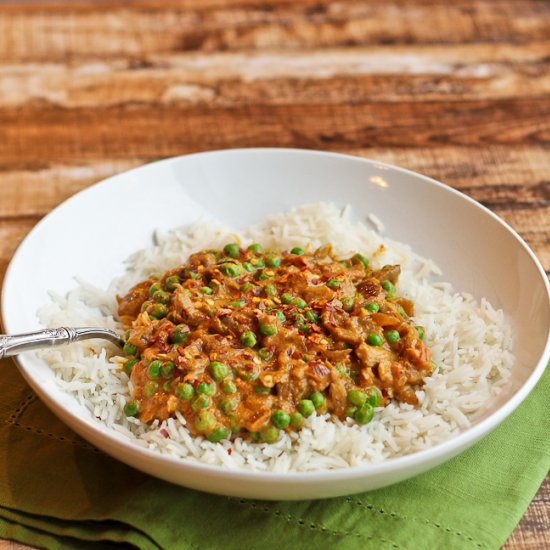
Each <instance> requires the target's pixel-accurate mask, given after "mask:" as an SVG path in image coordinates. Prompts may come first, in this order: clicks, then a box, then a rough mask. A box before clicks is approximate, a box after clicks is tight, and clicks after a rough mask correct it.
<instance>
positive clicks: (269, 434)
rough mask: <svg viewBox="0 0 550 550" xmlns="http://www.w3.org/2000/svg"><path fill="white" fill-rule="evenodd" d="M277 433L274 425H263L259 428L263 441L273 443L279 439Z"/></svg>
mask: <svg viewBox="0 0 550 550" xmlns="http://www.w3.org/2000/svg"><path fill="white" fill-rule="evenodd" d="M279 433H280V432H279V430H278V429H277V428H275V426H265V427H264V428H262V429H261V430H260V438H261V440H262V441H263V442H264V443H275V441H277V439H279Z"/></svg>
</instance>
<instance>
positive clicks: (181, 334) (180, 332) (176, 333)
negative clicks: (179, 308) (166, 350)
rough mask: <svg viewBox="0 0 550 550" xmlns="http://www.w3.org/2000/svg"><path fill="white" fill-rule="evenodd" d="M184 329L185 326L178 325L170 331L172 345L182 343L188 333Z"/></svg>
mask: <svg viewBox="0 0 550 550" xmlns="http://www.w3.org/2000/svg"><path fill="white" fill-rule="evenodd" d="M186 329H187V327H186V326H185V325H178V326H177V327H174V330H173V331H172V342H173V343H174V344H179V343H180V342H183V341H184V340H185V339H186V338H187V337H188V336H189V331H188V330H186Z"/></svg>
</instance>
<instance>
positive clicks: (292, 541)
mask: <svg viewBox="0 0 550 550" xmlns="http://www.w3.org/2000/svg"><path fill="white" fill-rule="evenodd" d="M0 380H1V386H2V399H1V400H0V468H1V475H0V536H1V537H4V538H9V539H13V540H17V541H20V542H23V543H26V544H30V545H36V546H41V547H47V548H54V549H55V548H68V547H69V548H83V549H87V548H97V547H98V545H100V547H101V548H109V547H111V546H112V547H117V546H120V545H123V544H124V545H132V546H135V547H137V548H140V549H141V548H143V549H156V548H168V549H172V548H178V549H198V548H218V547H219V548H222V547H223V548H224V550H232V549H235V550H236V549H239V550H240V549H242V548H262V550H268V549H270V548H273V549H277V550H279V549H280V548H302V547H304V548H306V547H307V548H331V549H345V550H350V549H354V548H358V549H359V548H361V549H364V548H365V547H369V544H370V543H372V544H373V545H374V544H376V547H377V548H382V549H385V548H388V549H417V548H446V549H462V548H468V549H470V548H480V549H487V548H488V549H492V548H494V549H496V548H499V547H500V546H501V545H502V543H503V542H504V541H505V540H506V538H507V537H508V536H509V534H510V533H511V532H512V530H513V529H514V527H515V526H516V524H517V523H518V521H519V520H520V518H521V516H522V515H523V513H524V512H525V510H526V508H527V507H528V505H529V502H530V501H531V499H532V498H533V496H534V495H535V493H536V491H537V489H538V487H539V486H540V484H541V482H542V481H543V480H544V477H545V476H546V475H547V473H548V469H549V468H550V437H549V434H550V415H548V414H547V401H548V397H547V396H548V395H549V394H550V369H547V370H546V372H545V374H544V375H543V377H542V379H541V381H540V382H539V384H538V385H537V387H536V388H535V389H534V391H533V392H532V393H531V395H529V397H528V398H527V399H526V400H525V402H524V403H523V404H522V405H521V406H520V407H519V408H518V410H517V411H516V412H515V413H514V414H513V415H512V416H511V417H510V418H508V419H507V420H506V421H505V422H504V423H503V424H502V425H500V426H499V427H498V428H497V429H496V430H495V431H494V432H492V433H491V434H490V435H489V436H487V437H486V438H484V439H483V440H482V441H481V442H479V443H478V444H476V445H475V446H474V447H472V448H471V449H469V450H468V451H466V452H464V453H462V454H461V455H460V456H458V457H456V458H454V459H452V460H450V461H449V462H447V463H445V464H443V465H441V466H439V467H438V468H435V469H433V470H431V471H430V472H427V473H425V474H422V475H420V476H417V477H415V478H413V479H410V480H408V481H405V482H402V483H399V484H396V485H393V486H391V487H387V488H385V489H380V490H377V491H371V492H368V493H363V494H359V495H352V496H350V497H341V498H334V499H328V500H316V501H299V502H267V501H252V500H245V499H238V498H229V497H222V496H216V495H210V494H206V493H201V492H198V491H193V490H191V489H186V488H183V487H178V486H176V485H172V484H169V483H166V482H163V481H159V480H157V479H154V478H152V477H150V476H147V475H145V474H142V473H140V472H138V471H136V470H134V469H132V468H129V467H128V466H125V465H123V464H121V463H120V462H118V461H116V460H114V459H112V458H110V457H109V456H107V455H105V454H103V453H102V452H100V451H98V450H97V449H95V448H94V447H92V446H91V445H89V444H88V443H86V442H85V441H84V440H82V439H81V438H79V437H78V436H77V435H76V434H74V433H73V432H72V431H71V430H70V429H69V428H67V427H66V426H65V425H64V424H63V423H61V422H60V421H59V420H58V419H57V418H56V417H55V416H54V415H53V414H52V413H50V412H49V410H48V409H47V408H46V407H45V406H44V405H43V404H42V403H41V402H40V400H39V399H38V398H37V397H36V396H35V395H34V393H33V392H32V390H31V389H30V388H29V387H28V386H27V385H26V383H25V382H24V380H23V378H22V377H21V375H20V374H19V372H18V370H17V369H16V368H15V367H14V365H13V363H11V362H10V361H9V360H3V361H0Z"/></svg>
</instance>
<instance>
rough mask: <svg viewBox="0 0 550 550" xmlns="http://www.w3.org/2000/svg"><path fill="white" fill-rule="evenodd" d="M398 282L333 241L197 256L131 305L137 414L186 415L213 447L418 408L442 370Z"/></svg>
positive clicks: (127, 301) (233, 247)
mask: <svg viewBox="0 0 550 550" xmlns="http://www.w3.org/2000/svg"><path fill="white" fill-rule="evenodd" d="M399 273H400V267H399V266H397V265H386V266H384V267H383V268H382V269H379V270H373V269H371V268H370V266H369V262H368V260H367V258H365V257H364V256H363V255H362V254H355V255H354V256H353V257H352V258H350V259H347V260H344V261H339V260H337V259H336V258H335V257H334V255H333V254H332V250H331V246H330V245H326V246H322V247H321V248H319V249H317V250H315V251H314V252H312V253H307V252H305V251H304V250H303V249H301V248H299V247H296V248H293V249H292V250H291V251H290V252H273V251H264V249H263V248H262V246H260V245H259V244H252V245H250V246H249V247H248V248H247V249H244V248H241V247H240V246H239V245H238V244H236V243H230V244H227V245H226V246H225V247H224V249H223V250H221V251H218V250H204V251H201V252H198V253H196V254H193V255H192V256H191V257H190V258H189V261H188V262H187V263H186V264H184V265H182V266H180V267H177V268H175V269H172V270H170V271H168V272H167V273H166V274H164V275H163V276H162V277H159V278H150V279H147V280H145V281H143V282H141V283H139V284H137V285H136V286H135V287H134V288H132V289H131V290H130V292H129V293H128V294H127V295H126V296H124V297H122V298H120V297H119V298H118V300H119V315H120V318H121V320H122V321H123V323H124V324H125V325H126V326H127V327H128V330H127V332H126V345H125V347H124V354H125V355H126V356H127V357H128V358H127V359H126V361H125V363H124V369H125V371H126V372H127V374H128V375H129V376H130V377H131V380H132V382H133V386H134V390H133V391H134V395H133V400H132V401H130V402H128V403H127V404H126V406H125V414H126V415H127V416H137V417H138V418H139V419H140V420H141V421H143V422H145V423H150V422H152V421H154V420H155V419H158V420H164V419H166V418H168V417H171V416H175V414H176V412H178V411H179V412H180V413H181V414H182V415H183V417H184V418H185V420H186V425H187V427H188V429H189V430H190V431H191V433H193V434H196V435H202V436H204V437H206V438H207V439H209V440H210V441H213V442H216V441H220V440H222V439H226V438H231V437H237V436H239V437H247V438H250V439H252V440H254V441H262V442H266V443H273V442H275V441H277V440H278V438H279V435H280V431H281V430H286V431H291V430H299V429H300V428H301V426H302V425H303V423H304V419H305V418H307V417H308V416H310V415H311V414H313V413H314V412H315V411H316V412H317V413H319V414H323V413H327V412H328V413H330V414H331V415H333V416H334V417H337V418H339V419H340V420H344V419H346V418H352V419H354V421H355V422H356V423H357V424H366V423H368V422H369V421H370V420H371V419H372V418H373V416H374V409H375V408H376V407H381V406H385V405H386V404H387V403H388V402H389V400H391V399H398V400H400V401H402V402H405V403H410V404H416V403H417V397H416V394H415V390H416V389H418V388H419V387H421V386H422V384H423V382H424V379H425V378H426V377H427V376H429V375H430V374H431V373H432V370H433V368H432V362H431V356H430V351H429V349H428V348H427V347H426V345H425V344H424V342H423V338H424V329H423V328H422V327H420V326H414V325H413V323H412V320H411V316H412V315H413V313H414V312H413V304H412V302H411V301H409V300H407V299H405V298H402V297H399V296H398V295H397V294H396V286H395V285H396V283H397V279H398V276H399Z"/></svg>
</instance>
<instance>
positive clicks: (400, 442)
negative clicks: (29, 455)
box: [39, 204, 513, 472]
mask: <svg viewBox="0 0 550 550" xmlns="http://www.w3.org/2000/svg"><path fill="white" fill-rule="evenodd" d="M370 221H371V222H375V225H376V226H377V227H383V226H382V222H380V220H378V219H377V218H373V217H372V216H371V218H370ZM233 240H238V241H240V242H241V243H242V244H243V245H247V244H249V243H251V242H260V243H262V244H263V245H264V246H265V247H266V248H274V249H289V248H291V247H293V246H295V245H300V246H304V244H305V243H308V247H309V249H314V248H316V247H318V246H320V245H321V244H324V243H328V242H330V243H332V244H333V246H334V250H335V252H336V253H337V254H338V255H340V256H342V257H348V256H349V255H350V254H351V253H354V252H357V251H361V252H362V253H363V254H365V255H366V256H367V257H369V258H372V265H373V266H374V267H381V266H382V265H384V264H388V263H390V264H395V263H398V264H400V265H401V268H402V274H401V276H400V279H399V282H398V290H399V293H400V294H401V295H403V296H405V297H407V298H410V299H412V300H413V301H414V302H415V307H416V315H415V323H416V324H420V325H423V326H424V327H425V328H426V343H427V344H428V346H429V347H430V348H431V350H432V354H433V360H434V362H435V363H436V364H437V365H438V367H439V368H438V369H437V371H436V372H435V373H434V375H433V376H431V377H430V378H428V379H427V381H426V384H425V385H424V387H423V388H422V390H419V391H418V392H417V395H418V398H419V402H420V404H419V405H418V406H411V405H407V404H404V403H399V402H396V401H393V402H391V403H390V404H389V405H388V406H387V407H385V408H380V409H377V410H376V415H375V418H374V420H373V421H372V422H370V423H369V424H368V425H366V426H358V425H356V424H354V423H353V422H352V421H351V420H348V421H345V422H340V421H338V420H333V419H330V420H329V417H328V415H320V416H318V415H316V414H314V415H312V416H311V417H310V418H308V419H307V421H306V424H305V427H304V428H303V429H302V430H301V431H299V432H297V433H291V434H287V433H283V434H282V436H281V438H280V440H279V441H278V442H276V443H274V444H270V445H267V444H262V443H252V442H250V441H246V440H243V439H240V438H238V439H236V440H235V441H227V440H226V441H222V442H221V443H210V442H209V441H207V440H205V439H203V438H202V437H193V436H191V435H190V434H189V432H188V431H187V429H186V428H185V420H184V418H183V417H182V416H181V415H178V416H177V418H173V419H169V420H167V421H165V422H162V423H160V424H159V423H158V422H155V423H154V424H153V425H150V426H148V425H145V424H143V423H141V422H140V421H139V420H137V419H135V418H127V417H126V416H125V415H124V413H123V407H124V405H125V403H126V402H127V401H128V400H131V391H132V388H131V383H129V380H128V377H127V376H126V374H124V372H123V371H122V370H121V368H120V361H121V359H120V358H117V357H116V353H117V349H116V348H115V347H114V346H111V345H109V344H108V345H107V347H106V344H105V342H104V341H97V342H94V341H92V342H91V343H90V342H85V343H80V344H73V345H72V346H69V347H66V348H58V349H54V350H49V351H46V352H41V354H40V355H41V357H42V358H43V359H45V360H46V361H47V362H48V364H49V365H50V366H51V368H52V369H53V370H54V372H55V376H56V380H57V382H58V384H59V385H60V386H61V387H62V388H63V389H64V390H65V391H67V392H69V393H71V394H72V395H74V397H75V398H76V400H77V401H78V402H79V403H81V404H82V405H83V406H84V407H86V408H87V409H88V410H89V411H90V413H91V415H92V416H93V417H95V418H96V419H97V422H101V423H103V424H106V425H107V426H109V427H110V428H111V429H113V430H114V431H116V432H118V433H119V434H120V436H121V437H127V438H128V439H130V440H132V441H133V442H134V443H135V444H136V445H140V446H143V447H147V448H149V449H153V450H155V451H156V452H158V453H161V454H165V455H171V456H175V457H180V458H182V459H186V460H191V461H199V462H202V463H207V464H215V465H218V466H220V467H223V468H231V469H236V468H239V469H248V470H261V471H267V470H270V471H274V472H287V471H291V470H292V471H311V470H322V469H334V468H346V467H348V466H356V465H359V464H364V463H377V462H381V461H383V460H385V459H387V458H390V457H396V456H402V455H406V454H409V453H413V452H416V451H419V450H421V449H426V448H428V447H432V446H434V445H437V444H438V443H441V442H443V441H446V440H448V439H449V438H451V437H453V436H454V435H456V434H458V433H459V432H460V431H462V430H464V429H465V428H467V427H468V426H469V425H470V424H471V422H472V421H473V420H475V418H476V417H477V416H479V415H480V414H482V413H483V411H484V410H486V408H487V406H488V405H489V404H490V402H491V401H492V400H493V399H494V397H495V396H496V395H497V394H498V393H499V392H500V391H501V390H502V388H503V387H504V386H505V385H506V383H507V380H508V378H509V376H510V369H511V367H512V364H513V356H512V353H511V349H512V334H511V329H510V326H509V325H508V324H507V322H506V320H505V318H504V315H503V312H502V311H497V310H495V309H494V308H493V307H492V306H491V304H490V303H489V302H488V301H487V300H485V299H482V300H481V302H480V303H476V301H475V300H474V299H473V298H472V297H471V296H469V295H466V294H460V293H456V292H454V291H453V289H452V288H451V286H450V285H449V284H447V283H441V282H438V283H432V282H430V281H431V279H433V278H434V277H435V276H438V275H440V274H441V273H440V271H439V269H438V268H437V266H436V265H435V263H434V262H432V261H431V260H426V259H423V258H420V257H419V256H417V255H416V254H414V252H412V250H411V249H410V247H408V246H407V245H404V244H401V243H398V242H394V241H391V240H389V239H382V237H380V235H379V234H377V233H376V232H375V231H372V230H369V229H368V228H367V227H366V226H365V225H363V224H362V223H358V222H354V221H352V219H351V213H350V209H349V208H346V209H344V211H340V210H338V209H337V208H336V207H335V206H334V205H331V204H314V205H308V206H303V207H301V208H298V209H296V210H292V211H290V212H286V213H283V214H279V215H276V216H272V217H270V218H269V219H267V220H265V221H264V222H262V223H260V224H258V225H255V226H253V227H250V228H248V229H247V230H245V231H243V232H242V233H237V232H234V231H232V230H231V229H230V228H228V227H225V226H223V225H222V224H220V223H213V222H211V221H209V222H199V223H196V224H194V225H193V226H191V227H186V228H182V229H178V230H175V231H173V232H171V233H168V234H156V235H155V244H154V246H151V247H149V248H146V249H144V250H141V251H139V252H137V253H135V254H134V255H133V256H132V257H131V258H129V260H128V270H127V272H126V273H125V275H124V276H123V277H121V278H119V279H117V280H115V281H113V283H112V284H111V285H110V287H109V288H108V289H106V290H101V289H97V288H95V287H93V286H92V285H91V284H89V283H87V282H85V281H82V280H78V286H77V287H76V288H75V289H74V290H72V291H71V292H70V293H69V294H68V295H67V296H60V295H55V294H52V302H53V303H52V304H49V305H47V306H44V307H43V308H41V309H40V311H39V318H40V320H41V322H42V323H43V324H44V325H46V326H60V325H73V326H86V325H90V326H104V327H110V328H114V329H118V330H120V331H121V330H122V326H121V324H120V323H119V322H118V321H117V314H116V310H117V303H116V299H115V295H116V294H117V293H118V294H120V295H123V294H124V293H125V292H126V291H127V290H128V289H129V288H131V286H133V285H134V284H135V283H137V282H139V281H140V280H142V279H144V278H146V277H148V276H149V275H150V274H151V273H155V272H163V271H166V270H168V269H170V268H172V267H174V266H176V265H179V264H182V263H184V262H185V261H186V259H187V257H188V256H189V254H191V253H192V252H195V251H198V250H200V249H203V248H220V247H222V246H223V245H224V244H225V243H226V242H228V241H233ZM229 449H231V451H230V452H228V451H229Z"/></svg>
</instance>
